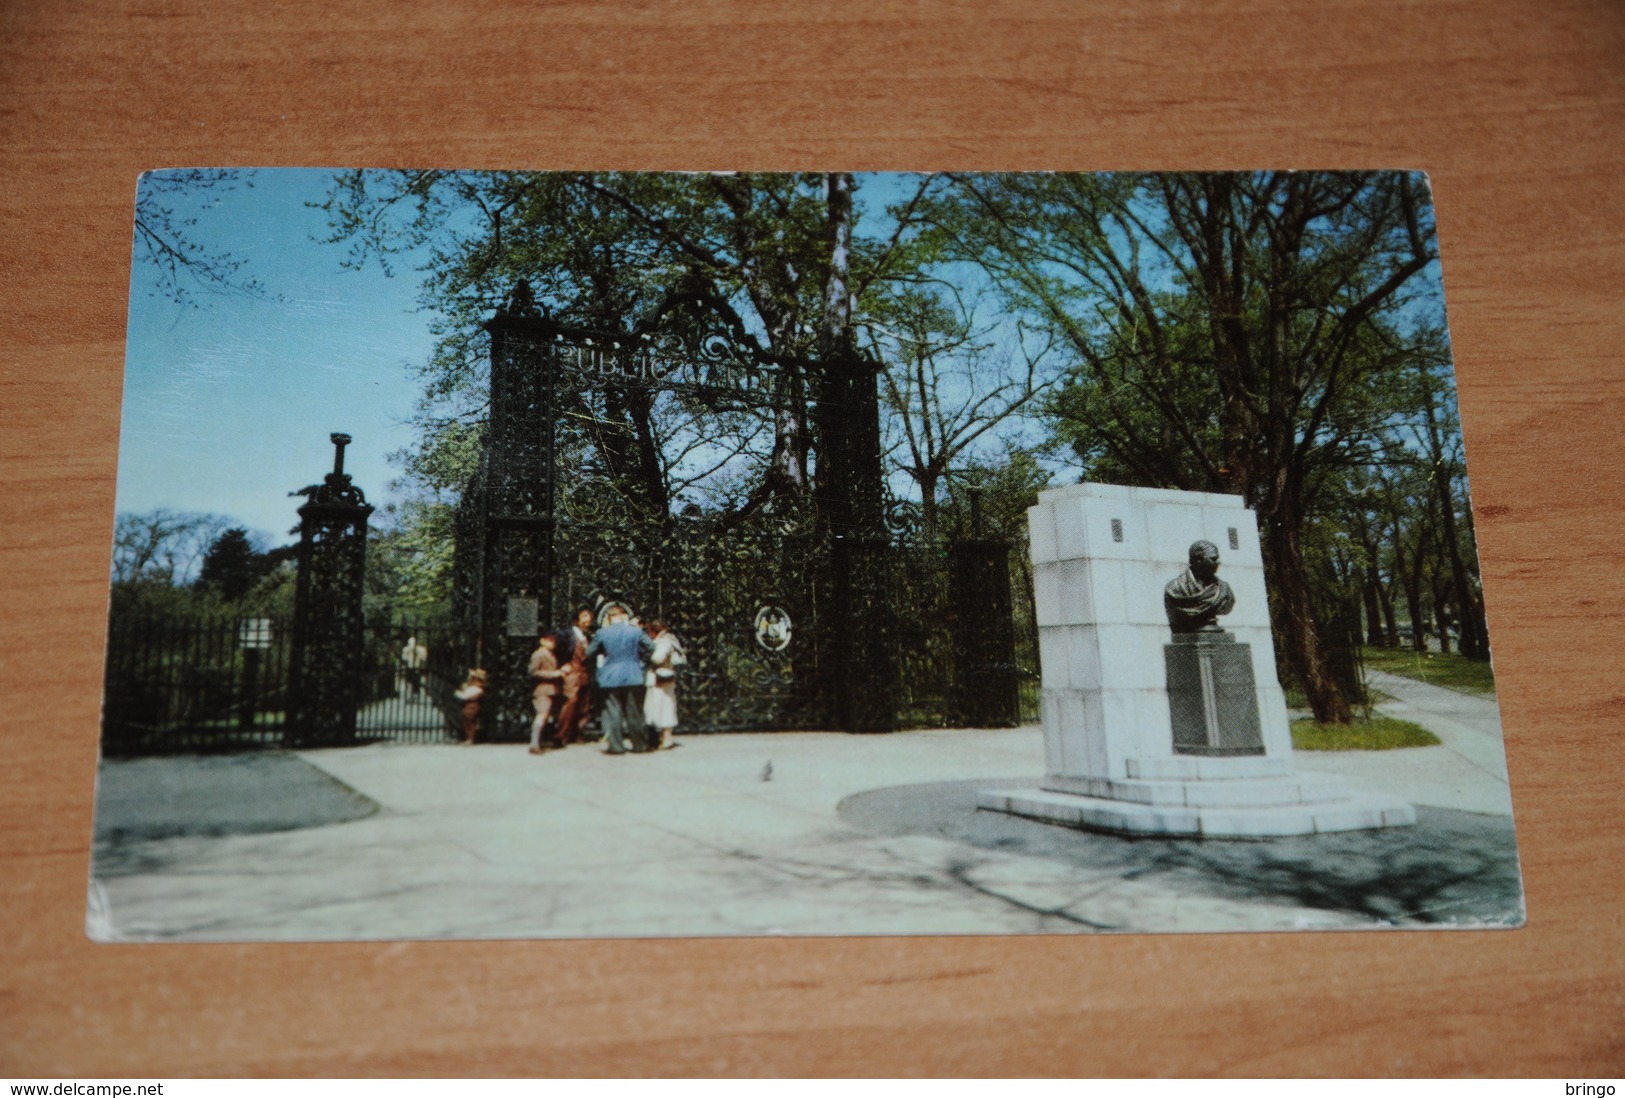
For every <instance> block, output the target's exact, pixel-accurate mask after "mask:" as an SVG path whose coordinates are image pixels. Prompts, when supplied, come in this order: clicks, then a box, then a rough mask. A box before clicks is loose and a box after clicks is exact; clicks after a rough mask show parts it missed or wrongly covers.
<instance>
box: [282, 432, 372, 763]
mask: <svg viewBox="0 0 1625 1098" xmlns="http://www.w3.org/2000/svg"><path fill="white" fill-rule="evenodd" d="M330 437H331V438H332V440H333V448H334V455H333V471H332V472H331V473H328V474H327V476H326V477H325V478H324V479H323V481H322V483H320V484H317V485H312V486H311V487H309V488H305V489H302V490H301V491H300V493H298V494H301V495H305V496H307V497H309V498H308V499H307V500H306V501H305V503H304V504H303V505H301V506H300V508H299V557H298V561H299V577H298V580H297V583H296V585H295V588H294V604H293V639H292V643H291V652H290V663H291V669H290V671H289V679H288V687H289V690H288V716H287V720H288V739H289V741H290V742H291V743H293V744H296V745H298V746H302V747H310V746H331V745H339V744H350V743H354V742H355V721H356V711H357V710H358V709H359V708H360V707H361V697H362V693H361V691H362V675H363V670H364V668H363V664H364V660H363V652H362V645H363V623H362V616H361V596H362V591H363V588H364V585H365V576H366V568H367V516H368V515H370V514H372V505H371V504H369V503H368V502H367V499H366V496H364V495H363V494H362V492H361V489H360V488H357V487H356V486H355V485H354V484H353V483H352V482H351V480H350V476H349V474H348V473H346V472H345V471H344V448H345V447H346V446H347V445H349V443H350V436H349V435H343V434H334V435H332V436H330Z"/></svg>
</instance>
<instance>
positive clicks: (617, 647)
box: [587, 604, 654, 755]
mask: <svg viewBox="0 0 1625 1098" xmlns="http://www.w3.org/2000/svg"><path fill="white" fill-rule="evenodd" d="M631 616H632V615H631V614H630V613H629V612H628V611H627V609H626V607H624V606H621V605H619V604H617V605H615V606H612V607H610V610H609V624H608V625H606V626H604V627H603V628H602V629H600V630H599V631H598V634H597V635H596V636H595V637H593V639H592V643H591V644H590V645H588V646H587V666H588V667H591V666H592V665H593V661H594V660H596V659H597V658H598V656H599V655H600V654H602V655H603V657H604V662H603V664H602V665H601V666H600V667H599V668H598V674H597V675H596V676H595V678H594V684H595V687H596V690H597V692H598V693H599V694H600V695H602V697H603V699H604V711H603V712H604V739H605V741H606V742H607V743H608V747H607V749H606V750H607V752H608V754H611V755H624V754H626V752H627V749H628V747H630V748H631V749H632V750H634V751H646V750H648V742H647V741H648V737H647V735H646V734H645V729H644V726H643V669H644V665H645V664H646V663H647V662H648V659H649V652H650V650H651V649H653V648H654V642H653V641H652V640H650V639H649V635H648V634H647V633H645V632H644V631H643V630H641V629H639V628H638V627H637V626H635V625H633V624H632V622H631V620H630V619H631Z"/></svg>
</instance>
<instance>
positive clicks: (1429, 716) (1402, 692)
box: [1294, 671, 1512, 816]
mask: <svg viewBox="0 0 1625 1098" xmlns="http://www.w3.org/2000/svg"><path fill="white" fill-rule="evenodd" d="M1366 675H1367V677H1368V678H1369V680H1370V684H1371V686H1372V687H1373V688H1374V689H1376V690H1379V691H1381V692H1382V693H1384V694H1387V695H1388V696H1389V699H1390V700H1388V701H1384V702H1382V703H1380V704H1379V705H1377V706H1376V710H1377V712H1378V713H1381V714H1383V715H1385V716H1389V717H1399V718H1402V719H1404V720H1408V721H1415V722H1416V723H1417V724H1419V725H1421V726H1422V727H1423V728H1426V729H1427V730H1428V731H1429V732H1432V733H1433V734H1434V735H1436V736H1438V737H1439V739H1440V740H1442V741H1443V743H1442V744H1440V745H1439V746H1436V747H1411V748H1405V749H1403V750H1401V751H1335V752H1333V751H1313V752H1311V751H1299V752H1297V753H1296V754H1295V755H1294V758H1295V759H1296V760H1297V764H1298V768H1299V769H1300V770H1322V771H1325V772H1327V773H1335V774H1341V775H1343V776H1344V777H1346V778H1348V779H1349V780H1350V781H1351V782H1353V783H1354V784H1355V785H1357V786H1361V787H1364V788H1375V787H1376V786H1377V785H1379V784H1380V785H1381V786H1383V787H1384V788H1385V789H1386V791H1387V792H1390V793H1392V794H1394V795H1395V796H1397V797H1401V798H1403V799H1405V800H1407V801H1410V802H1411V803H1412V804H1419V805H1436V806H1439V807H1444V808H1458V809H1461V810H1463V811H1466V812H1484V813H1493V814H1496V815H1503V816H1510V815H1511V814H1512V792H1511V788H1510V786H1509V785H1508V782H1507V758H1506V747H1505V744H1504V742H1503V741H1502V739H1501V710H1500V707H1499V706H1498V705H1497V704H1496V700H1495V698H1494V696H1493V695H1491V696H1489V697H1479V696H1475V695H1472V694H1463V693H1461V692H1460V691H1457V690H1447V689H1445V688H1444V687H1442V686H1433V685H1431V684H1429V683H1425V682H1417V681H1416V680H1414V679H1407V678H1402V677H1400V676H1399V675H1390V674H1388V673H1386V672H1383V671H1367V672H1366Z"/></svg>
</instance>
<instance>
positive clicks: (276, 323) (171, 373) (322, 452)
mask: <svg viewBox="0 0 1625 1098" xmlns="http://www.w3.org/2000/svg"><path fill="white" fill-rule="evenodd" d="M331 177H332V173H331V172H329V171H324V170H314V169H275V170H264V171H259V172H257V173H255V174H254V176H253V180H254V186H253V187H252V189H248V188H241V187H239V188H236V189H234V190H232V191H229V192H225V193H218V188H217V189H215V191H213V192H209V193H207V194H205V195H203V196H202V199H201V201H200V202H199V203H198V208H197V209H196V210H195V216H196V217H197V222H196V225H195V226H193V227H192V229H191V230H190V231H191V233H192V235H193V236H194V238H195V239H196V240H197V241H198V242H199V243H201V244H202V245H203V246H204V247H206V248H208V249H210V250H220V249H227V250H229V251H230V252H231V253H232V254H233V255H234V256H235V257H236V258H239V259H244V260H247V266H246V267H245V268H244V273H245V274H252V276H253V277H254V278H256V279H257V280H258V281H260V282H261V283H263V284H264V287H265V289H266V291H267V293H266V295H265V296H263V297H258V298H256V297H248V296H245V295H242V294H236V293H210V292H207V291H204V292H201V293H198V294H197V295H196V301H197V303H198V307H196V308H193V307H191V306H186V305H178V304H176V303H175V302H173V301H171V300H169V299H167V298H165V297H163V296H162V295H161V294H158V293H157V292H156V289H157V286H158V280H157V276H156V272H155V271H154V270H153V269H152V267H151V265H150V264H148V263H147V262H145V261H144V259H143V257H142V256H141V255H140V254H139V253H138V254H137V255H136V257H135V261H134V263H133V264H132V270H131V280H130V317H129V342H128V347H127V351H126V356H125V371H124V416H123V421H122V425H121V430H120V440H119V474H118V502H117V508H118V510H119V511H147V510H151V509H152V508H155V507H171V508H175V509H178V510H185V511H207V512H214V513H217V514H222V515H226V516H229V517H230V518H232V519H234V520H236V521H238V522H240V523H242V524H243V525H246V526H247V527H248V528H249V529H250V530H253V531H255V532H257V533H259V534H261V535H263V536H264V537H265V538H266V540H267V543H268V544H273V545H274V544H281V543H284V542H287V541H289V540H292V539H291V538H289V537H288V536H287V531H288V530H289V529H290V528H291V527H292V526H293V525H294V524H295V523H296V522H297V521H298V515H297V513H296V508H297V505H298V504H299V503H300V502H301V501H300V500H298V499H290V498H289V497H288V493H289V492H291V491H294V490H296V489H299V488H302V487H304V486H305V485H307V484H313V483H315V482H317V481H319V480H320V479H321V477H322V475H323V474H324V473H325V472H326V471H327V470H329V469H331V468H332V461H333V456H332V455H333V447H332V444H331V443H330V442H329V441H328V435H329V434H330V433H331V432H334V431H344V432H346V433H348V434H349V435H351V436H352V438H353V439H354V440H355V441H354V443H353V444H352V445H351V446H350V448H349V450H348V452H347V453H346V459H345V467H346V471H347V472H350V473H352V474H354V476H355V480H356V483H357V484H358V485H359V486H360V487H361V488H362V490H363V491H365V492H366V493H367V498H368V500H369V501H371V502H373V503H375V504H383V503H387V502H388V501H389V498H390V492H389V490H388V484H389V482H390V481H391V480H392V479H394V478H395V477H396V476H398V475H399V473H398V471H397V470H395V469H394V468H392V467H391V466H390V464H389V462H388V455H389V454H390V453H391V452H393V451H396V450H399V449H401V448H402V447H404V446H406V445H407V444H408V443H409V442H410V441H411V439H412V433H411V431H410V430H409V429H407V428H406V427H405V426H404V421H405V419H406V417H407V416H408V415H410V414H411V411H412V408H413V405H414V403H415V401H416V398H417V390H416V388H415V383H414V381H413V380H412V374H411V371H412V368H413V367H414V366H417V365H421V364H422V363H423V362H424V361H425V360H426V359H427V357H428V355H429V352H430V349H431V347H432V345H433V339H432V337H431V336H430V334H429V328H428V320H429V318H428V316H427V315H426V314H420V313H418V312H417V311H416V303H415V296H416V293H417V277H416V274H415V272H413V271H412V270H411V269H410V264H402V269H401V270H400V272H399V273H398V274H397V275H396V277H394V278H389V277H386V276H385V275H384V274H383V273H382V272H381V271H380V270H378V268H377V267H376V266H373V267H371V268H369V269H367V270H365V271H346V270H343V269H342V268H341V267H340V266H339V261H340V259H341V258H342V256H343V248H342V247H340V246H333V245H323V244H320V243H318V242H317V238H318V237H319V236H320V235H321V234H322V233H323V232H324V229H325V222H324V215H323V214H322V212H321V211H320V210H312V209H307V208H306V206H305V203H306V202H307V201H314V200H318V199H320V198H321V196H322V195H323V193H324V192H325V190H326V186H327V181H328V180H329V179H330V178H331ZM177 205H178V204H177Z"/></svg>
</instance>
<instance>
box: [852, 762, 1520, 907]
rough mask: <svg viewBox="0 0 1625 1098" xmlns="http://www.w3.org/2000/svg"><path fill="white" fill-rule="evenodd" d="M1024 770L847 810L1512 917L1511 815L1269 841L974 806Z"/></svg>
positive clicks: (1460, 816) (1065, 849) (974, 837)
mask: <svg viewBox="0 0 1625 1098" xmlns="http://www.w3.org/2000/svg"><path fill="white" fill-rule="evenodd" d="M1031 785H1032V781H1031V779H1026V780H1023V781H1003V782H1000V781H987V780H983V781H956V782H937V783H932V784H929V785H904V786H892V787H890V788H886V789H875V790H870V791H868V792H865V793H859V794H856V795H854V796H851V797H848V798H846V799H845V800H843V801H842V802H841V803H840V806H839V808H838V812H839V814H840V816H841V818H842V819H843V820H844V821H846V822H847V823H849V824H851V825H852V826H854V827H857V828H860V829H862V830H865V831H870V832H875V833H879V834H884V835H929V836H933V837H936V838H943V839H948V840H951V841H954V842H958V843H964V844H966V845H969V846H973V847H979V848H981V849H985V850H997V851H1001V852H1004V853H1010V854H1020V855H1025V856H1029V857H1033V858H1042V859H1047V860H1050V861H1055V862H1061V863H1065V864H1069V865H1076V866H1080V867H1087V868H1090V869H1095V870H1107V871H1114V872H1117V873H1119V874H1121V875H1122V876H1123V877H1124V878H1125V879H1136V878H1147V879H1149V878H1160V880H1159V882H1158V883H1160V884H1163V885H1168V886H1173V887H1176V888H1179V889H1180V890H1182V891H1188V892H1190V893H1191V894H1193V895H1207V896H1215V897H1222V898H1225V899H1235V900H1253V901H1260V902H1267V903H1277V904H1295V905H1298V906H1301V907H1305V908H1311V909H1316V910H1324V911H1336V912H1344V913H1349V914H1354V915H1363V916H1367V917H1369V918H1371V919H1374V920H1378V921H1381V922H1386V923H1408V924H1412V925H1415V924H1425V925H1427V924H1430V925H1443V926H1449V925H1460V926H1467V927H1485V926H1500V927H1515V926H1521V925H1523V922H1524V905H1523V885H1522V880H1521V877H1520V874H1519V870H1518V852H1517V846H1516V844H1515V841H1514V837H1513V831H1512V820H1511V818H1510V817H1506V816H1481V815H1477V814H1474V813H1470V812H1457V811H1452V810H1449V809H1443V808H1425V807H1418V808H1417V810H1416V818H1417V822H1416V825H1415V826H1414V827H1406V828H1390V829H1386V830H1378V831H1345V832H1337V833H1333V834H1326V835H1306V836H1302V837H1294V838H1282V839H1266V840H1234V839H1228V840H1227V839H1205V840H1203V839H1150V838H1124V837H1121V836H1115V835H1103V834H1098V833H1095V832H1089V831H1081V830H1075V829H1072V828H1066V827H1059V826H1054V825H1050V824H1043V823H1039V822H1037V821H1035V820H1028V819H1024V818H1022V817H1019V816H1011V815H1008V814H1006V813H1003V812H990V811H982V810H979V809H977V807H976V792H977V790H980V789H995V788H1014V787H1019V786H1029V787H1030V786H1031Z"/></svg>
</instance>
